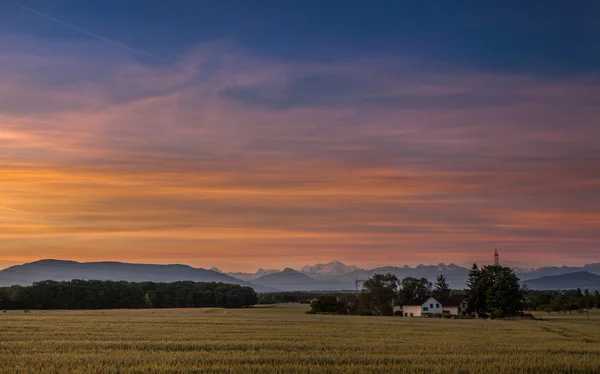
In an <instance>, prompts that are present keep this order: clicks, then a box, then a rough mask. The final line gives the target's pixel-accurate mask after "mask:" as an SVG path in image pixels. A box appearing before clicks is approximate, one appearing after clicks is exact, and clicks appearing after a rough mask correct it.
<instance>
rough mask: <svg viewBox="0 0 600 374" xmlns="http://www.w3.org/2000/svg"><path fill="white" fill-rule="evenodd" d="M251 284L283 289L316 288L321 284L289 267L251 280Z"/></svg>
mask: <svg viewBox="0 0 600 374" xmlns="http://www.w3.org/2000/svg"><path fill="white" fill-rule="evenodd" d="M252 284H256V285H259V286H263V287H271V288H276V289H279V290H285V291H292V290H293V291H300V290H316V289H320V288H321V284H320V283H319V282H318V281H317V280H315V279H313V278H311V277H309V276H308V275H306V274H302V273H301V272H299V271H296V270H294V269H291V268H285V269H284V270H283V271H280V272H276V273H271V274H267V275H263V276H262V277H259V278H257V279H255V280H253V281H252Z"/></svg>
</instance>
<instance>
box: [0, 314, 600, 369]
mask: <svg viewBox="0 0 600 374" xmlns="http://www.w3.org/2000/svg"><path fill="white" fill-rule="evenodd" d="M304 311H305V308H304V307H303V306H294V305H286V306H274V307H271V308H251V309H237V310H223V309H173V310H167V309H163V310H158V309H156V310H111V311H108V310H107V311H68V312H65V311H31V312H29V313H24V312H23V311H8V312H6V313H0V372H4V373H16V372H18V373H28V372H47V373H67V372H68V373H117V372H118V373H145V372H147V373H157V372H161V373H181V372H206V373H238V372H244V373H264V372H279V373H391V372H392V373H395V372H411V373H417V372H425V373H446V372H448V373H540V372H545V373H546V372H547V373H551V372H554V373H566V372H570V373H599V372H600V315H599V314H594V315H593V316H592V318H591V319H590V320H588V319H587V317H586V316H585V315H582V314H573V315H566V316H548V315H544V316H543V319H544V320H542V321H484V320H447V319H419V318H413V319H411V318H402V317H350V316H324V315H323V316H321V315H306V314H304Z"/></svg>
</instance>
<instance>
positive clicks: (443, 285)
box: [433, 274, 450, 296]
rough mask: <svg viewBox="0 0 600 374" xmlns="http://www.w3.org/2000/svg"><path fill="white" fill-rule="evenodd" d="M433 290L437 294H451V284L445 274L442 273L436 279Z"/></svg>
mask: <svg viewBox="0 0 600 374" xmlns="http://www.w3.org/2000/svg"><path fill="white" fill-rule="evenodd" d="M433 287H434V289H433V292H434V294H435V295H437V296H447V295H450V285H448V282H447V281H446V277H445V276H444V275H443V274H440V275H439V276H438V277H437V279H436V280H435V284H434V286H433Z"/></svg>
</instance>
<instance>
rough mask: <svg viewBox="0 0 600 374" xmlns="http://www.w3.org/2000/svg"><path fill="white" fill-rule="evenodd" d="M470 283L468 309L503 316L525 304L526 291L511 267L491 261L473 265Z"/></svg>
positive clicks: (473, 311)
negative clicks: (488, 264) (479, 265)
mask: <svg viewBox="0 0 600 374" xmlns="http://www.w3.org/2000/svg"><path fill="white" fill-rule="evenodd" d="M467 285H468V286H469V288H468V289H467V302H468V303H469V304H468V307H467V311H468V312H471V313H478V314H480V315H482V316H487V315H490V314H491V315H492V316H496V317H501V316H503V315H505V314H517V313H521V312H522V311H523V309H524V308H525V305H526V302H525V296H526V295H525V293H526V291H525V289H523V288H522V287H521V284H520V281H519V278H517V276H516V275H515V273H514V272H513V271H512V269H510V268H507V267H504V266H501V265H492V266H484V267H483V268H481V269H478V268H477V265H473V268H472V269H471V271H470V272H469V279H468V281H467Z"/></svg>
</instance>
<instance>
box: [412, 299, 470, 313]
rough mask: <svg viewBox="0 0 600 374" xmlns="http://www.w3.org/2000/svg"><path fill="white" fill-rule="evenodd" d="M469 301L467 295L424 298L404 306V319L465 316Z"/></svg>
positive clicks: (413, 300)
mask: <svg viewBox="0 0 600 374" xmlns="http://www.w3.org/2000/svg"><path fill="white" fill-rule="evenodd" d="M466 309H467V300H466V297H465V295H448V296H423V297H416V298H414V299H412V300H409V301H408V302H406V303H405V304H404V305H402V315H403V316H404V317H422V316H425V315H427V314H449V315H455V316H462V315H465V313H466Z"/></svg>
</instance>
